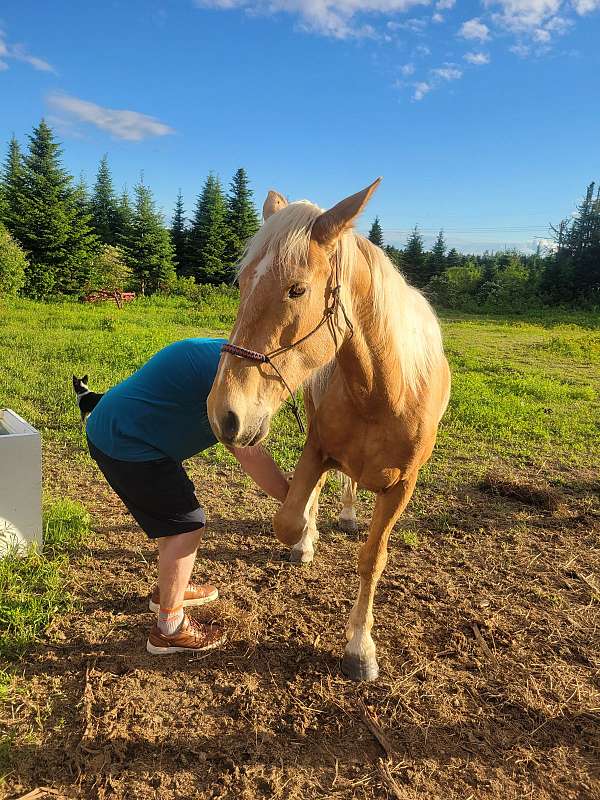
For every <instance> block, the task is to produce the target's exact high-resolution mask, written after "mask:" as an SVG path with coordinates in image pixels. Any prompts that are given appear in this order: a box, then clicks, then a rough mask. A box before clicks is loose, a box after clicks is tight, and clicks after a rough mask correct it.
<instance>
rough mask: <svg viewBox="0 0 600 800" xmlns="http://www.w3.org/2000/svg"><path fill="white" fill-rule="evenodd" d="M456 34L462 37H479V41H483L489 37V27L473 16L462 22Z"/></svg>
mask: <svg viewBox="0 0 600 800" xmlns="http://www.w3.org/2000/svg"><path fill="white" fill-rule="evenodd" d="M458 34H459V36H462V37H463V39H479V41H481V42H485V41H486V39H489V38H490V29H489V28H488V26H487V25H486V24H485V23H483V22H480V21H479V20H478V19H477V18H474V19H469V20H467V21H466V22H463V24H462V25H461V26H460V30H459V32H458Z"/></svg>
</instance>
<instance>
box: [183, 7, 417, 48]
mask: <svg viewBox="0 0 600 800" xmlns="http://www.w3.org/2000/svg"><path fill="white" fill-rule="evenodd" d="M194 3H195V5H196V6H198V7H200V8H217V9H221V10H230V9H236V8H242V9H244V10H245V11H246V12H247V13H249V14H278V13H286V14H292V15H294V16H297V17H299V18H300V20H301V24H302V26H303V27H304V28H305V29H307V30H310V31H314V32H316V33H320V34H322V35H324V36H332V37H335V38H337V39H347V38H350V37H364V36H372V35H373V33H374V31H373V28H372V27H371V26H366V25H361V24H360V23H359V22H357V21H356V18H357V17H358V16H360V15H364V14H388V15H390V14H398V13H401V12H403V11H406V10H407V9H409V8H411V7H412V6H415V5H428V0H258V2H252V0H194Z"/></svg>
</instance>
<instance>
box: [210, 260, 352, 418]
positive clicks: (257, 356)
mask: <svg viewBox="0 0 600 800" xmlns="http://www.w3.org/2000/svg"><path fill="white" fill-rule="evenodd" d="M341 288H342V287H341V285H340V280H339V262H338V258H337V256H336V259H335V286H334V287H333V288H332V290H331V296H332V298H333V300H332V302H331V304H330V305H328V306H327V307H326V308H325V311H324V312H323V317H322V318H321V321H320V322H319V323H318V325H316V326H315V327H314V328H313V329H312V331H309V333H307V334H306V335H305V336H302V337H301V338H300V339H298V340H297V341H295V342H292V344H288V345H285V346H284V347H278V348H277V349H276V350H272V351H271V352H270V353H259V352H258V351H257V350H250V349H248V348H247V347H240V346H239V345H237V344H224V345H223V346H222V347H221V352H223V353H229V354H230V355H232V356H236V357H237V358H245V359H247V360H248V361H255V362H256V363H258V364H269V365H270V366H271V367H272V368H273V370H274V371H275V372H276V373H277V375H278V376H279V379H280V380H281V382H282V383H283V385H284V386H285V388H286V389H287V392H288V394H289V396H290V400H289V403H288V405H289V406H290V408H291V410H292V414H293V415H294V418H295V419H296V422H297V423H298V428H299V429H300V433H305V430H304V424H303V423H302V417H301V416H300V409H299V407H298V403H297V401H296V397H295V396H294V393H293V392H292V390H291V389H290V386H289V384H288V382H287V381H286V379H285V378H284V377H283V375H282V374H281V372H280V370H279V369H278V368H277V365H276V364H275V362H274V361H273V360H272V359H273V357H274V356H280V355H282V354H283V353H287V351H288V350H293V349H294V347H297V346H298V345H299V344H302V343H303V342H305V341H306V340H307V339H310V337H311V336H312V335H313V334H315V333H316V332H317V331H318V330H320V329H321V328H322V327H323V325H325V324H326V323H327V322H328V321H330V320H331V319H332V317H333V316H334V315H335V312H336V310H337V309H338V308H339V309H340V310H341V312H342V316H343V317H344V322H345V323H346V327H347V328H348V330H349V331H350V338H352V337H353V336H354V326H353V325H352V322H351V320H350V319H349V317H348V314H347V313H346V309H345V308H344V304H343V303H342V300H341V298H340V292H341ZM331 336H332V338H333V342H334V344H335V351H336V353H337V350H338V341H337V331H336V328H335V320H334V321H333V322H332V324H331Z"/></svg>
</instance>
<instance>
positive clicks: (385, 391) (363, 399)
mask: <svg viewBox="0 0 600 800" xmlns="http://www.w3.org/2000/svg"><path fill="white" fill-rule="evenodd" d="M348 286H349V291H348V296H349V298H350V303H351V306H350V309H349V315H350V317H351V321H352V326H353V330H354V332H353V334H352V335H350V333H349V332H348V333H347V334H346V338H345V341H344V343H343V345H342V346H341V348H340V350H339V351H338V356H337V361H338V364H339V367H340V369H341V371H342V374H343V376H344V380H345V384H346V388H347V390H348V392H349V393H350V395H351V396H352V399H353V401H354V403H355V404H356V406H357V408H358V409H362V410H363V411H364V412H365V413H366V414H367V415H371V413H372V412H373V410H374V409H378V410H379V409H381V407H386V408H388V409H390V410H393V411H394V412H398V411H399V410H400V407H401V406H402V405H403V403H404V399H405V392H404V391H403V388H402V387H403V385H404V381H403V379H402V375H401V372H400V370H399V364H398V359H397V358H395V357H394V353H393V348H392V347H390V346H389V341H385V339H386V338H388V337H386V336H385V332H384V331H382V328H381V325H380V324H379V320H378V319H377V318H376V314H377V308H376V305H375V304H374V302H373V294H372V285H371V272H370V269H369V267H368V265H367V263H366V260H365V258H364V256H363V255H362V253H359V254H358V259H357V264H356V265H355V268H354V269H353V272H352V275H351V276H350V279H349V284H348ZM376 413H377V412H376Z"/></svg>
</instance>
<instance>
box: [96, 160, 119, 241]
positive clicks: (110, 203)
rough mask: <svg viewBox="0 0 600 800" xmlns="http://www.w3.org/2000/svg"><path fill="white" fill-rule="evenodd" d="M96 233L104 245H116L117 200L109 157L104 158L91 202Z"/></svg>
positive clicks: (99, 168) (97, 175)
mask: <svg viewBox="0 0 600 800" xmlns="http://www.w3.org/2000/svg"><path fill="white" fill-rule="evenodd" d="M90 210H91V212H92V220H93V225H94V231H95V232H96V235H97V236H98V238H99V239H100V241H101V242H102V243H103V244H114V243H115V240H116V227H117V199H116V197H115V192H114V189H113V183H112V177H111V174H110V168H109V166H108V157H107V156H106V155H104V156H102V159H101V161H100V165H99V167H98V172H97V174H96V183H95V184H94V190H93V192H92V197H91V200H90Z"/></svg>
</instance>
